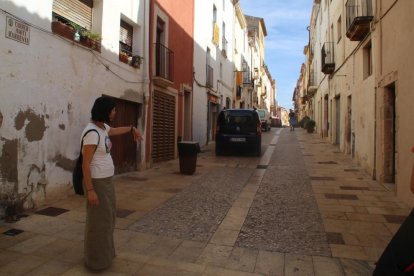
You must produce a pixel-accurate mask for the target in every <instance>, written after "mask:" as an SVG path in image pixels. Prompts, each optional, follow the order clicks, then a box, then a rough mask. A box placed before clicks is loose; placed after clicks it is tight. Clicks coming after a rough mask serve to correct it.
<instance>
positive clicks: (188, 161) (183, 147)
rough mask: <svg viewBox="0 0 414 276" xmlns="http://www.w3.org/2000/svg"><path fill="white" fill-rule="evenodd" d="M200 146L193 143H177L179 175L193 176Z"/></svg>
mask: <svg viewBox="0 0 414 276" xmlns="http://www.w3.org/2000/svg"><path fill="white" fill-rule="evenodd" d="M199 152H200V145H199V144H198V142H194V141H181V142H178V155H179V158H180V173H182V174H190V175H191V174H194V172H195V170H196V165H197V154H198V153H199Z"/></svg>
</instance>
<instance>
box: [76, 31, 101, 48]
mask: <svg viewBox="0 0 414 276" xmlns="http://www.w3.org/2000/svg"><path fill="white" fill-rule="evenodd" d="M101 39H102V37H101V34H100V33H96V32H92V31H89V30H86V29H83V30H82V31H81V33H80V43H81V44H82V45H84V46H86V47H88V48H91V49H93V50H95V51H98V52H100V51H101Z"/></svg>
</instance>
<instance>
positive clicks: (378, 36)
mask: <svg viewBox="0 0 414 276" xmlns="http://www.w3.org/2000/svg"><path fill="white" fill-rule="evenodd" d="M381 2H382V1H378V2H377V3H378V7H377V6H376V7H375V11H376V12H375V13H376V16H375V17H374V18H378V19H377V20H379V30H378V32H375V36H376V40H377V41H378V44H377V47H378V51H377V53H378V54H377V56H378V59H377V60H378V66H377V68H378V73H376V75H377V76H378V77H381V76H382V20H381V19H380V18H381V16H382V4H381ZM373 29H374V31H375V21H374V25H373ZM375 79H376V81H377V83H375V92H374V96H375V99H374V112H375V113H374V166H373V167H374V168H373V171H372V179H373V180H377V146H378V141H377V114H378V112H377V108H378V94H377V93H378V86H377V84H378V80H377V78H375Z"/></svg>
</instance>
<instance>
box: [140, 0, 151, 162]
mask: <svg viewBox="0 0 414 276" xmlns="http://www.w3.org/2000/svg"><path fill="white" fill-rule="evenodd" d="M143 2H144V23H143V27H144V32H143V46H142V53H143V56H146V57H147V59H146V60H144V62H143V65H144V66H143V70H144V81H143V83H142V90H143V91H144V99H143V105H144V110H143V112H142V114H143V116H144V120H143V123H144V125H143V132H144V137H147V130H148V129H150V128H149V127H147V126H148V122H146V121H147V119H148V116H149V114H148V103H149V96H150V94H149V92H150V85H151V82H150V80H149V76H148V72H149V69H148V62H149V53H147V47H146V46H147V40H146V38H147V37H148V39H149V36H147V31H148V30H147V27H146V26H147V14H148V16H149V13H147V0H144V1H143ZM148 20H149V19H148ZM147 147H149V143H147V142H145V149H144V152H143V153H141V158H142V157H143V161H144V162H143V163H144V164H142V163H141V166H142V165H145V167H147V164H146V162H147V158H146V152H147ZM142 155H143V156H142ZM141 162H142V161H141Z"/></svg>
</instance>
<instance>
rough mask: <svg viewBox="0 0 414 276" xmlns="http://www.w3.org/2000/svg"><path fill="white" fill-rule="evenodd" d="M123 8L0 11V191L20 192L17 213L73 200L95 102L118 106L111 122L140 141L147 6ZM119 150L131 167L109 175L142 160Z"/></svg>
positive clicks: (13, 5)
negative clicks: (132, 129) (21, 207)
mask: <svg viewBox="0 0 414 276" xmlns="http://www.w3.org/2000/svg"><path fill="white" fill-rule="evenodd" d="M123 2H124V3H123V4H120V3H119V1H115V0H106V1H102V0H95V1H92V0H90V1H86V0H83V1H71V2H66V1H61V0H45V1H40V2H39V1H23V0H8V1H2V2H1V3H0V9H1V11H0V30H2V31H3V32H5V35H3V37H4V36H5V37H6V38H2V39H1V42H0V60H2V67H1V69H0V78H1V82H0V91H1V93H0V136H1V137H0V151H1V152H2V155H1V157H0V160H1V161H0V163H1V166H0V167H1V168H0V177H1V178H0V179H1V180H0V187H1V191H0V192H1V193H2V194H8V193H16V191H17V192H18V193H21V194H25V195H26V196H27V199H26V206H25V207H33V206H35V205H38V204H40V203H42V202H47V201H48V200H51V199H53V200H56V199H57V198H59V197H62V196H64V195H66V193H68V192H70V193H72V186H71V185H72V184H71V180H72V178H71V170H72V167H73V164H74V161H75V159H76V158H77V156H78V154H79V148H80V144H79V139H80V134H81V131H82V130H83V128H84V127H85V125H86V124H87V123H88V122H89V120H90V116H91V115H90V110H91V107H92V104H93V102H94V100H95V99H96V98H97V97H99V96H102V95H106V96H109V97H112V98H113V99H114V100H115V101H116V103H117V108H118V107H122V108H119V109H118V116H117V117H118V121H117V122H116V123H118V124H127V123H128V124H133V125H135V126H137V128H138V129H139V130H140V131H141V132H142V133H144V134H145V131H146V129H145V125H144V120H143V116H142V114H143V113H144V110H145V108H146V106H145V99H146V97H147V96H148V79H147V77H148V72H147V70H148V69H147V68H148V66H147V61H146V56H147V55H148V48H147V45H148V33H147V31H146V30H147V24H148V18H147V15H148V14H149V10H148V7H149V6H148V1H146V0H142V1H140V0H126V1H123ZM67 3H71V4H67ZM78 9H80V10H82V12H79V10H78ZM69 24H70V25H71V26H72V28H70V27H69V26H68V25H69ZM68 27H69V28H68ZM121 55H122V56H123V57H124V56H126V59H124V60H123V61H121ZM121 109H122V110H124V111H122V110H121ZM121 144H122V143H121ZM124 146H125V145H124ZM122 147H123V146H120V147H119V148H115V147H114V153H113V155H117V152H119V151H122V150H123V148H122ZM127 147H128V149H132V150H131V151H132V154H131V155H133V156H132V157H131V158H132V162H131V163H130V164H128V166H120V167H118V168H119V169H120V171H118V172H122V171H130V170H136V169H137V168H139V167H140V166H141V163H142V161H141V160H143V159H144V148H143V147H144V145H143V144H142V145H137V144H135V143H134V144H131V145H128V146H127ZM114 161H115V163H116V164H117V161H119V162H120V163H122V162H123V161H125V160H117V157H116V156H114Z"/></svg>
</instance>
